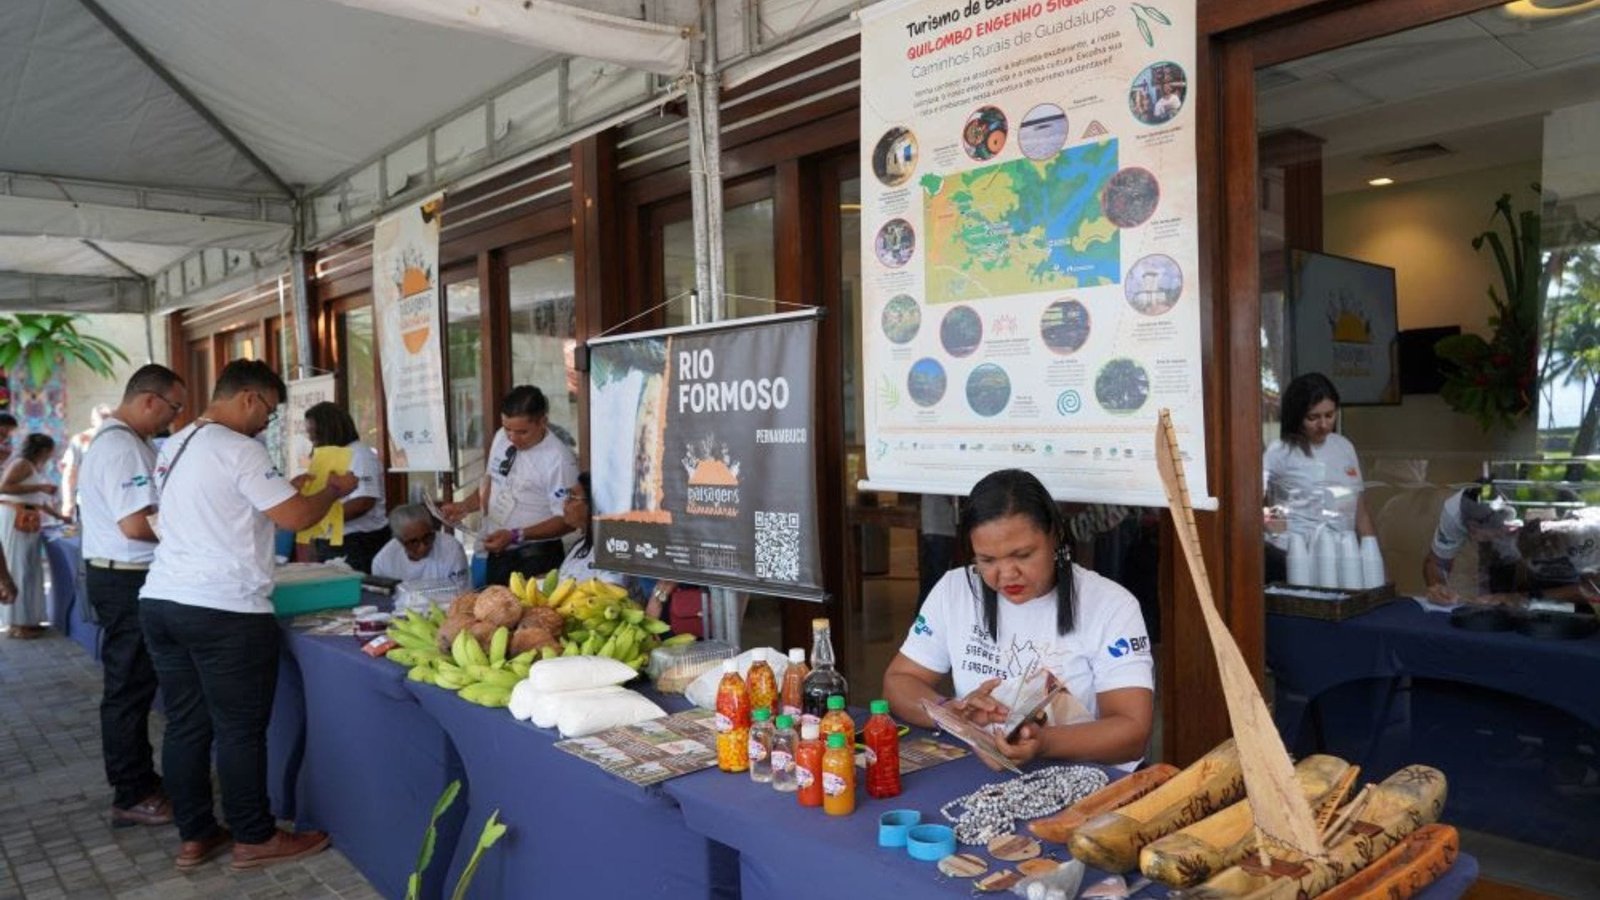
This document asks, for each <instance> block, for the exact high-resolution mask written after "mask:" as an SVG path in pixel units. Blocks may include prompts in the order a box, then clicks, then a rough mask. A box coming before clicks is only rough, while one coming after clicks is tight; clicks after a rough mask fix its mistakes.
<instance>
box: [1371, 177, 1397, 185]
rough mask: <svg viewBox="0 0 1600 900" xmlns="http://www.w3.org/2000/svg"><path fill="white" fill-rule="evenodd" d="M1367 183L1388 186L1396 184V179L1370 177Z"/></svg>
mask: <svg viewBox="0 0 1600 900" xmlns="http://www.w3.org/2000/svg"><path fill="white" fill-rule="evenodd" d="M1367 184H1370V185H1372V186H1373V187H1388V186H1389V185H1391V184H1394V179H1393V178H1369V179H1367Z"/></svg>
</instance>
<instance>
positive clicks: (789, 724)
mask: <svg viewBox="0 0 1600 900" xmlns="http://www.w3.org/2000/svg"><path fill="white" fill-rule="evenodd" d="M778 727H779V728H793V727H794V719H793V718H791V717H789V716H779V717H778Z"/></svg>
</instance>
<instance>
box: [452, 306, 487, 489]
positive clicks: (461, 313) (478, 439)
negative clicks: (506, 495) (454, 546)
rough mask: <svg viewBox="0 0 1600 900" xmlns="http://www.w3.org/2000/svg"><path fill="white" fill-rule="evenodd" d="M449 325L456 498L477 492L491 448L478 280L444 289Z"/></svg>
mask: <svg viewBox="0 0 1600 900" xmlns="http://www.w3.org/2000/svg"><path fill="white" fill-rule="evenodd" d="M444 299H445V309H446V311H447V314H448V315H449V318H450V320H449V322H448V323H447V324H446V325H445V339H446V341H447V343H448V346H449V355H450V358H449V360H448V361H447V362H446V367H447V368H448V369H449V380H450V425H451V429H452V430H453V431H454V435H453V442H454V444H455V448H456V485H457V496H458V497H459V496H462V495H463V491H466V490H471V489H473V488H476V487H477V485H478V480H479V479H480V478H482V477H483V456H484V452H485V450H486V448H487V446H488V443H489V441H488V438H487V437H486V436H485V435H484V423H483V409H482V399H483V343H482V337H483V306H482V302H481V297H480V296H479V291H478V282H477V279H473V280H470V281H457V282H455V283H454V284H448V285H445V289H444Z"/></svg>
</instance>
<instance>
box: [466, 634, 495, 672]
mask: <svg viewBox="0 0 1600 900" xmlns="http://www.w3.org/2000/svg"><path fill="white" fill-rule="evenodd" d="M461 633H462V634H464V635H466V637H467V639H466V640H465V641H462V642H461V643H462V646H463V647H464V648H465V649H466V651H467V662H470V663H477V664H478V665H480V666H487V665H488V664H489V654H488V653H485V652H484V649H483V645H482V644H480V643H478V639H477V638H475V637H473V636H472V632H470V631H466V630H463V631H462V632H461Z"/></svg>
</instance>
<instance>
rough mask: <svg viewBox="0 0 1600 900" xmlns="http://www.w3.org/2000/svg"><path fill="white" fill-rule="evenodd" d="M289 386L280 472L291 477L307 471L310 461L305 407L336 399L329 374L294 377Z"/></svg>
mask: <svg viewBox="0 0 1600 900" xmlns="http://www.w3.org/2000/svg"><path fill="white" fill-rule="evenodd" d="M288 387H289V396H288V398H287V399H286V401H285V403H286V405H287V406H288V409H287V410H285V412H284V414H283V416H282V417H281V418H282V419H283V420H284V421H283V424H284V427H285V428H286V429H287V430H288V432H289V433H288V437H287V440H286V442H285V443H286V446H285V448H284V456H285V457H286V459H285V460H284V468H283V471H285V472H287V473H289V477H291V478H293V477H294V476H296V475H299V474H300V473H302V472H304V471H306V467H307V466H309V465H310V464H311V435H309V434H307V433H306V410H308V409H310V408H311V407H313V406H316V405H317V404H318V403H333V402H335V400H334V397H335V394H334V385H333V376H332V375H316V376H313V377H311V378H296V379H295V380H293V381H291V382H289V385H288Z"/></svg>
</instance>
